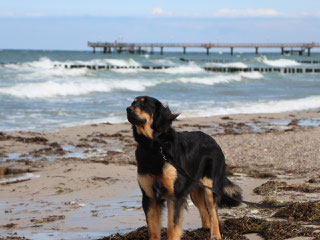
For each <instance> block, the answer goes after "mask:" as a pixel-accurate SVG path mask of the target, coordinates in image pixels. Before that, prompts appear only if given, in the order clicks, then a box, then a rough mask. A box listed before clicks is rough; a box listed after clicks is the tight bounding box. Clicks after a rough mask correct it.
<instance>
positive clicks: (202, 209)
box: [190, 187, 210, 228]
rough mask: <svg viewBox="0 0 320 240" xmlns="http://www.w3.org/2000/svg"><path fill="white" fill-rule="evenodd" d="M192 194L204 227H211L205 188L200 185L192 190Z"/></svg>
mask: <svg viewBox="0 0 320 240" xmlns="http://www.w3.org/2000/svg"><path fill="white" fill-rule="evenodd" d="M190 195H191V200H192V202H193V203H194V205H195V206H196V207H197V208H198V210H199V213H200V217H201V222H202V227H203V228H210V218H209V213H208V209H207V206H206V199H205V194H204V190H203V189H202V188H200V187H197V188H196V189H194V190H193V191H192V192H191V194H190Z"/></svg>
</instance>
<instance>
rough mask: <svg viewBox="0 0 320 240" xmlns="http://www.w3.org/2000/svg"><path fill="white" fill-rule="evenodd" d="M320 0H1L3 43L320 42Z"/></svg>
mask: <svg viewBox="0 0 320 240" xmlns="http://www.w3.org/2000/svg"><path fill="white" fill-rule="evenodd" d="M319 26H320V1H319V0H304V1H301V0H277V1H276V0H268V1H256V0H255V1H253V0H241V1H240V0H224V1H216V0H197V1H194V0H192V1H191V0H183V1H182V0H170V1H169V0H157V1H156V0H140V1H139V0H136V1H132V0H122V1H119V0H118V1H111V0H90V1H88V0H54V1H48V0H0V36H1V37H0V49H49V50H53V49H61V50H89V49H88V47H87V42H88V41H91V42H95V41H102V42H113V41H115V40H118V41H119V42H121V41H122V42H167V43H170V42H187V43H188V42H189V43H193V42H194V43H206V42H211V43H212V42H219V43H222V42H224V43H232V42H237V43H248V42H320V31H319Z"/></svg>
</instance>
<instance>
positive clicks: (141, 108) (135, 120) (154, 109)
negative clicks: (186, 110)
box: [127, 96, 179, 139]
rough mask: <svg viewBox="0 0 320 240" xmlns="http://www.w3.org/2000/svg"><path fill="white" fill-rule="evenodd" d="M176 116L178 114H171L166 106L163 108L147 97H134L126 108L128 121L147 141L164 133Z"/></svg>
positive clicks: (157, 102) (158, 102)
mask: <svg viewBox="0 0 320 240" xmlns="http://www.w3.org/2000/svg"><path fill="white" fill-rule="evenodd" d="M178 116H179V114H172V113H171V111H170V109H169V107H168V106H166V107H165V106H163V105H162V103H161V102H160V101H159V100H157V99H155V98H153V97H148V96H140V97H136V98H135V99H134V101H133V102H132V104H131V106H129V107H128V108H127V118H128V121H129V122H130V123H131V124H132V125H133V126H134V127H135V128H136V130H137V133H138V134H140V135H141V134H142V135H144V136H146V137H147V138H149V139H154V137H155V135H159V134H162V133H166V132H167V131H168V129H169V128H170V127H171V124H172V121H173V120H175V119H176V118H177V117H178Z"/></svg>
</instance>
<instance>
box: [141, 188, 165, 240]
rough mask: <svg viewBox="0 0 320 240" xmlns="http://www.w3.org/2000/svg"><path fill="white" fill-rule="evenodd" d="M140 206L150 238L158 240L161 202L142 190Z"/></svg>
mask: <svg viewBox="0 0 320 240" xmlns="http://www.w3.org/2000/svg"><path fill="white" fill-rule="evenodd" d="M142 206H143V210H144V212H145V215H146V219H147V224H148V232H149V239H150V240H160V231H161V215H162V206H163V205H162V203H159V202H157V201H155V200H154V199H151V198H149V197H148V196H147V195H146V194H145V193H144V192H143V197H142Z"/></svg>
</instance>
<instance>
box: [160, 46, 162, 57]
mask: <svg viewBox="0 0 320 240" xmlns="http://www.w3.org/2000/svg"><path fill="white" fill-rule="evenodd" d="M160 54H161V55H163V47H160Z"/></svg>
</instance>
